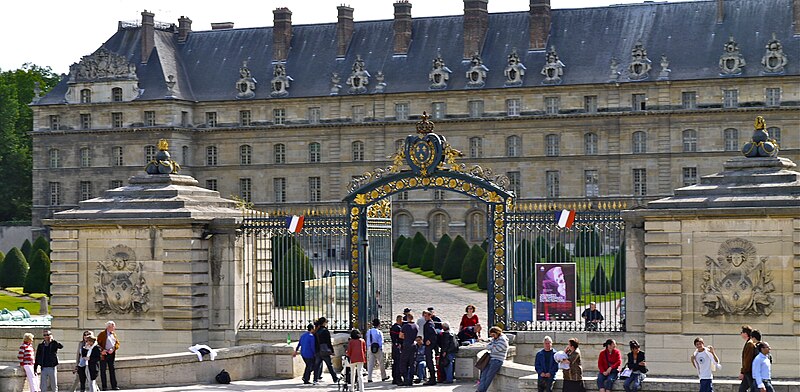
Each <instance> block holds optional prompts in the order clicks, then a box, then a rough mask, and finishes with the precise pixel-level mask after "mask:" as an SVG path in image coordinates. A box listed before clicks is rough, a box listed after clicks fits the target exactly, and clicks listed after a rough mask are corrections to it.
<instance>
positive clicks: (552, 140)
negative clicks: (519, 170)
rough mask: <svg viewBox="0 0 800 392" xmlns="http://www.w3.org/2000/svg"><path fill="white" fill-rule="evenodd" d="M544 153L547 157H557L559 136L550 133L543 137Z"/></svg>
mask: <svg viewBox="0 0 800 392" xmlns="http://www.w3.org/2000/svg"><path fill="white" fill-rule="evenodd" d="M544 154H545V155H547V156H548V157H557V156H558V154H559V137H558V135H556V134H555V133H551V134H549V135H547V136H545V137H544Z"/></svg>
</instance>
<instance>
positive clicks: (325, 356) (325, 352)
mask: <svg viewBox="0 0 800 392" xmlns="http://www.w3.org/2000/svg"><path fill="white" fill-rule="evenodd" d="M315 335H316V337H317V339H316V341H315V348H316V349H317V358H316V368H315V369H314V384H316V383H318V382H319V381H320V380H322V364H323V363H325V365H327V367H328V372H329V373H330V374H331V378H332V379H333V383H334V384H335V383H337V382H339V378H338V377H337V376H336V370H334V369H333V362H332V361H331V356H332V355H333V343H332V342H331V332H330V331H328V319H326V318H325V317H320V318H319V320H317V325H316V333H315Z"/></svg>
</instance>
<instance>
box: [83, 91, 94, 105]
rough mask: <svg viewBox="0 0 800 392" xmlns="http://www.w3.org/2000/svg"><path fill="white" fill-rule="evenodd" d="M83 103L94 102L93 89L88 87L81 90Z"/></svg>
mask: <svg viewBox="0 0 800 392" xmlns="http://www.w3.org/2000/svg"><path fill="white" fill-rule="evenodd" d="M81 103H92V90H89V89H88V88H85V89H83V90H81Z"/></svg>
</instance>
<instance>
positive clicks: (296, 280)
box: [272, 244, 335, 307]
mask: <svg viewBox="0 0 800 392" xmlns="http://www.w3.org/2000/svg"><path fill="white" fill-rule="evenodd" d="M272 273H273V279H272V282H273V285H272V288H273V293H274V295H275V305H276V306H281V307H284V306H302V305H305V286H304V285H303V281H304V280H309V279H314V278H315V275H314V266H313V265H312V264H311V261H310V260H309V259H308V256H306V253H305V251H303V248H301V247H300V245H297V244H294V246H293V247H292V248H291V249H289V250H287V251H286V252H285V253H284V255H283V258H282V259H281V260H280V261H279V262H278V263H276V264H275V265H274V266H273V272H272ZM334 279H335V278H334Z"/></svg>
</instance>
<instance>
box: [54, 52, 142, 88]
mask: <svg viewBox="0 0 800 392" xmlns="http://www.w3.org/2000/svg"><path fill="white" fill-rule="evenodd" d="M102 80H138V78H137V76H136V65H134V64H132V63H130V62H128V59H126V58H125V57H123V56H120V55H118V54H116V53H113V52H110V51H108V50H107V49H105V48H100V49H97V50H96V51H95V52H94V53H92V54H90V55H86V56H83V57H82V58H81V61H80V62H78V63H75V64H72V65H71V66H70V67H69V82H70V83H79V82H95V81H102Z"/></svg>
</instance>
